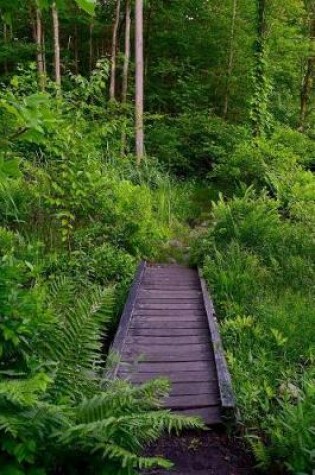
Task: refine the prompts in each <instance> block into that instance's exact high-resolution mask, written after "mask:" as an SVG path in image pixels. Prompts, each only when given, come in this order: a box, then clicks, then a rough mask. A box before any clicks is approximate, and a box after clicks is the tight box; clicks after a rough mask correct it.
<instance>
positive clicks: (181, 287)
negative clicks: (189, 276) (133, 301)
mask: <svg viewBox="0 0 315 475" xmlns="http://www.w3.org/2000/svg"><path fill="white" fill-rule="evenodd" d="M141 289H142V290H151V291H160V292H164V291H176V292H177V291H180V292H187V291H193V292H199V290H200V286H199V285H195V284H193V285H192V284H188V285H186V284H177V285H176V284H173V283H169V284H167V283H147V284H145V283H144V282H142V286H141Z"/></svg>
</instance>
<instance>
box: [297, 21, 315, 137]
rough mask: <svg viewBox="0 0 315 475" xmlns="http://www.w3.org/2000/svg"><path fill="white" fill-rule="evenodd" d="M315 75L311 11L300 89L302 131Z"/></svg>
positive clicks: (313, 33)
mask: <svg viewBox="0 0 315 475" xmlns="http://www.w3.org/2000/svg"><path fill="white" fill-rule="evenodd" d="M314 76H315V12H312V13H311V18H310V54H309V57H308V59H307V65H306V71H305V74H304V78H303V82H302V89H301V109H300V127H299V129H300V130H301V131H302V132H303V130H304V129H305V126H306V120H307V115H308V109H309V104H310V99H311V94H312V89H313V84H314Z"/></svg>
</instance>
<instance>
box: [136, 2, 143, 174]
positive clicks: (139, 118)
mask: <svg viewBox="0 0 315 475" xmlns="http://www.w3.org/2000/svg"><path fill="white" fill-rule="evenodd" d="M135 17H136V35H135V36H136V38H135V49H136V51H135V56H136V104H135V126H136V156H137V165H140V163H141V160H142V158H143V157H144V124H143V111H144V104H143V102H144V64H143V0H136V1H135Z"/></svg>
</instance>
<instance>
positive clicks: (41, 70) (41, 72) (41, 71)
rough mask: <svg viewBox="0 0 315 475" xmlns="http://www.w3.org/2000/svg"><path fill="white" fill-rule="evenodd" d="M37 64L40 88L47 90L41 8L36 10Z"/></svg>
mask: <svg viewBox="0 0 315 475" xmlns="http://www.w3.org/2000/svg"><path fill="white" fill-rule="evenodd" d="M36 47H37V51H36V62H37V72H38V84H39V88H40V89H41V90H42V91H44V90H45V82H46V81H45V64H44V63H45V62H44V52H43V24H42V14H41V11H40V9H39V8H36Z"/></svg>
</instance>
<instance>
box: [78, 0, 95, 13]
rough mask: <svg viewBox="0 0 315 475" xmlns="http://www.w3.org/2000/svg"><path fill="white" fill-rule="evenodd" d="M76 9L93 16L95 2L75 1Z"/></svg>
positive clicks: (90, 0) (88, 0)
mask: <svg viewBox="0 0 315 475" xmlns="http://www.w3.org/2000/svg"><path fill="white" fill-rule="evenodd" d="M75 2H76V4H77V5H78V7H80V8H82V10H84V11H85V12H86V13H88V14H89V15H94V12H95V6H96V0H75Z"/></svg>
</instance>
